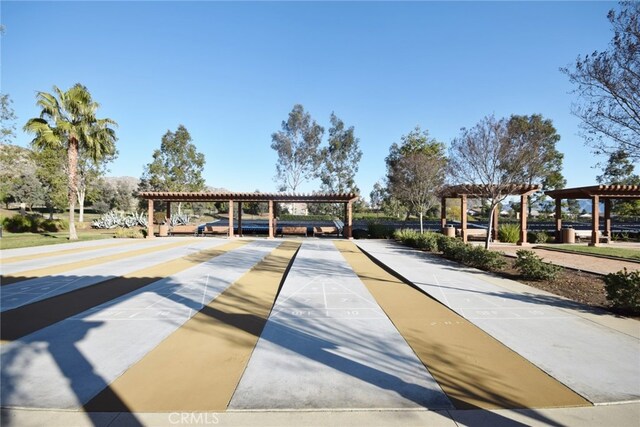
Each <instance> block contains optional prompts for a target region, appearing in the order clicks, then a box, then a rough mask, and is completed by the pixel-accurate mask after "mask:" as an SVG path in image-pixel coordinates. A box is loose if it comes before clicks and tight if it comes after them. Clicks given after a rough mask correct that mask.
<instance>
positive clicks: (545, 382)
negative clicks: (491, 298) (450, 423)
mask: <svg viewBox="0 0 640 427" xmlns="http://www.w3.org/2000/svg"><path fill="white" fill-rule="evenodd" d="M335 244H336V246H337V247H338V249H339V250H340V252H341V253H342V255H343V256H344V257H345V259H346V260H347V262H348V263H349V264H350V265H351V267H352V268H353V270H354V271H355V272H356V274H357V275H358V277H360V280H362V282H363V283H364V284H365V285H366V286H367V289H369V291H370V292H371V294H372V295H373V296H374V297H375V299H376V300H377V302H378V304H380V307H382V309H383V310H384V311H385V313H386V314H387V316H388V317H389V318H390V319H391V321H392V322H393V323H394V325H395V326H396V328H397V329H398V331H400V333H401V334H402V336H403V337H404V338H405V340H406V341H407V342H408V343H409V345H410V346H411V348H412V349H413V351H414V352H415V353H416V355H417V356H418V358H419V359H420V360H421V361H422V363H423V364H424V365H425V366H426V367H427V368H428V369H429V371H430V372H431V374H432V375H433V377H434V378H435V380H436V381H437V382H438V383H439V384H440V386H441V387H442V390H443V391H444V392H445V393H446V394H447V396H448V397H449V399H450V400H451V401H452V403H453V404H454V406H455V407H456V408H458V409H473V408H482V409H502V408H504V409H513V408H541V407H567V406H585V405H590V403H589V402H588V401H587V400H585V399H584V398H583V397H581V396H580V395H578V394H577V393H575V392H574V391H572V390H571V389H569V388H568V387H567V386H565V385H564V384H562V383H560V382H559V381H557V380H555V379H554V378H552V377H551V376H549V375H548V374H547V373H545V372H544V371H542V370H541V369H539V368H538V367H536V366H535V365H533V364H532V363H531V362H529V361H528V360H526V359H525V358H523V357H522V356H520V355H519V354H517V353H516V352H514V351H513V350H511V349H509V348H508V347H506V346H505V345H504V344H502V343H500V342H499V341H497V340H496V339H495V338H493V337H492V336H490V335H489V334H487V333H486V332H484V331H483V330H481V329H480V328H478V327H477V326H475V325H474V324H472V323H471V322H469V321H468V320H466V319H465V318H463V317H461V316H460V315H458V314H457V313H455V312H453V311H452V310H450V309H449V308H447V307H446V306H444V305H442V304H440V303H439V302H438V301H436V300H434V299H432V298H431V297H429V296H427V295H425V294H424V293H422V292H420V291H418V290H417V289H414V288H412V287H411V286H409V285H407V284H406V283H404V282H402V281H401V280H399V279H398V278H396V277H395V276H393V275H391V274H389V273H388V272H387V271H385V270H384V269H382V268H381V267H379V266H378V265H376V264H375V263H374V262H373V261H371V260H370V259H369V258H368V257H367V256H366V255H365V254H364V253H362V251H360V249H359V248H358V247H357V246H356V245H354V244H353V243H351V242H336V243H335Z"/></svg>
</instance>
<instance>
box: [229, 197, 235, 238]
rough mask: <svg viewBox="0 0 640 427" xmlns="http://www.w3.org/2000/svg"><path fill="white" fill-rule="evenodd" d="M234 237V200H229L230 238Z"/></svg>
mask: <svg viewBox="0 0 640 427" xmlns="http://www.w3.org/2000/svg"><path fill="white" fill-rule="evenodd" d="M233 237H234V234H233V200H229V238H230V239H232V238H233Z"/></svg>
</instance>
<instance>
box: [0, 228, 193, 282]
mask: <svg viewBox="0 0 640 427" xmlns="http://www.w3.org/2000/svg"><path fill="white" fill-rule="evenodd" d="M194 241H196V239H179V240H178V241H173V242H171V243H167V244H165V245H160V246H154V247H151V248H142V249H136V250H134V251H128V252H118V253H116V254H112V255H105V256H101V257H97V258H91V259H86V260H82V261H75V262H68V263H66V264H58V265H56V266H51V267H43V268H36V269H34V270H28V271H21V272H18V273H14V274H7V275H4V276H2V286H6V285H12V284H14V283H18V282H22V281H24V280H30V279H35V278H38V277H44V276H53V275H55V274H60V273H65V272H67V271H71V270H77V269H80V268H85V267H92V266H94V265H98V264H104V263H107V262H112V261H119V260H121V259H127V258H133V257H135V256H138V255H146V254H152V253H153V252H159V251H162V250H166V249H171V248H177V247H179V246H185V245H188V244H190V243H193V242H194Z"/></svg>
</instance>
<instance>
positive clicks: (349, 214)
mask: <svg viewBox="0 0 640 427" xmlns="http://www.w3.org/2000/svg"><path fill="white" fill-rule="evenodd" d="M344 210H345V220H344V230H343V234H344V237H346V238H347V239H352V238H353V235H352V232H353V209H352V206H351V202H347V203H345V205H344Z"/></svg>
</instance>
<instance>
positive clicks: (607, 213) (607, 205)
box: [604, 199, 613, 243]
mask: <svg viewBox="0 0 640 427" xmlns="http://www.w3.org/2000/svg"><path fill="white" fill-rule="evenodd" d="M604 234H605V236H606V238H607V243H611V238H612V237H613V235H612V234H611V199H604Z"/></svg>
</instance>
